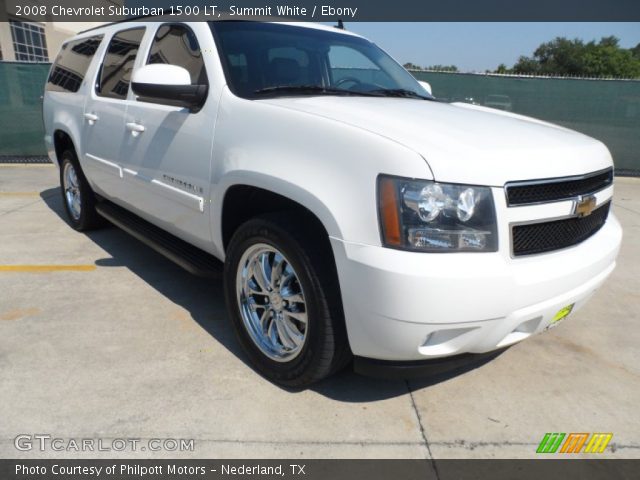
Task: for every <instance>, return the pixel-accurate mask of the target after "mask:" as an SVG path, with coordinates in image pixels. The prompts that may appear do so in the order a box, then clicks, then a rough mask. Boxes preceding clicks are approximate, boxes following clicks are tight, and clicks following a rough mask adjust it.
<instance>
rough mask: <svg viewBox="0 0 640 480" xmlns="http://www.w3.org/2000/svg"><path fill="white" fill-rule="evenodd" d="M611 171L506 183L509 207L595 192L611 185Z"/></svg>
mask: <svg viewBox="0 0 640 480" xmlns="http://www.w3.org/2000/svg"><path fill="white" fill-rule="evenodd" d="M612 182H613V169H608V170H606V171H603V172H602V171H601V172H595V173H592V174H589V175H585V176H582V177H579V178H578V177H574V178H564V179H563V178H558V179H551V180H538V181H531V182H511V183H507V185H506V189H507V202H508V203H509V206H513V205H527V204H531V203H542V202H554V201H558V200H564V199H568V198H574V197H577V196H578V195H586V194H589V193H593V192H597V191H598V190H602V189H603V188H605V187H607V186H609V185H611V183H612Z"/></svg>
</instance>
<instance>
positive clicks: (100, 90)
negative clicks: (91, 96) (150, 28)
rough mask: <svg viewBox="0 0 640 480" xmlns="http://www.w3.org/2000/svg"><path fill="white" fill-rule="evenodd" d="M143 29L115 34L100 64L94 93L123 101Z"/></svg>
mask: <svg viewBox="0 0 640 480" xmlns="http://www.w3.org/2000/svg"><path fill="white" fill-rule="evenodd" d="M144 30H145V29H144V28H132V29H129V30H123V31H121V32H118V33H116V34H115V35H114V36H113V38H112V39H111V41H110V42H109V47H108V48H107V53H106V54H105V56H104V61H103V62H102V68H101V70H100V76H99V78H98V84H97V85H96V93H97V94H98V95H100V96H102V97H110V98H118V99H125V98H126V97H127V92H128V91H129V83H131V72H132V71H133V64H134V63H135V61H136V55H137V54H138V49H139V48H140V42H141V41H142V37H143V36H144Z"/></svg>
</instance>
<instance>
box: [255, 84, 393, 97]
mask: <svg viewBox="0 0 640 480" xmlns="http://www.w3.org/2000/svg"><path fill="white" fill-rule="evenodd" d="M280 92H281V93H310V94H318V95H358V96H366V97H380V96H382V95H380V94H378V93H373V92H358V91H354V90H344V89H342V88H331V87H323V86H321V85H276V86H273V87H265V88H260V89H258V90H254V92H253V93H255V94H258V95H264V94H268V93H280Z"/></svg>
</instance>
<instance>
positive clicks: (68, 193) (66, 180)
mask: <svg viewBox="0 0 640 480" xmlns="http://www.w3.org/2000/svg"><path fill="white" fill-rule="evenodd" d="M62 178H63V188H64V198H65V200H66V202H67V207H68V209H69V213H71V216H72V217H73V219H74V220H79V219H80V214H81V213H82V207H81V200H82V199H81V197H80V183H79V182H78V175H77V174H76V169H75V168H74V167H73V164H72V163H71V162H67V163H65V166H64V172H63V175H62Z"/></svg>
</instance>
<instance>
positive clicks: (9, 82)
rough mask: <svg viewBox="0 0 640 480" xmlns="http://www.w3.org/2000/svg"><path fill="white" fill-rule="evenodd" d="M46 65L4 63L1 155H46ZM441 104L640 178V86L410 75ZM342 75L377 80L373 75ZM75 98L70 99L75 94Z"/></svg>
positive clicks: (1, 69) (0, 82)
mask: <svg viewBox="0 0 640 480" xmlns="http://www.w3.org/2000/svg"><path fill="white" fill-rule="evenodd" d="M48 70H49V65H48V64H29V63H13V62H0V125H2V128H0V155H20V156H22V155H24V156H28V155H44V154H45V149H44V145H43V139H42V138H43V135H44V133H43V128H42V104H41V100H40V96H41V95H42V92H43V89H44V84H45V81H46V77H47V72H48ZM412 73H413V74H414V75H415V76H416V77H417V78H418V79H419V80H426V81H427V82H429V83H430V84H431V86H432V88H433V93H434V95H435V96H436V97H438V98H440V99H442V100H446V101H462V102H473V103H477V104H480V105H486V106H489V107H493V108H500V109H504V110H509V111H513V112H516V113H521V114H523V115H530V116H532V117H536V118H540V119H543V120H547V121H550V122H554V123H558V124H560V125H563V126H566V127H569V128H573V129H575V130H578V131H580V132H583V133H586V134H587V135H591V136H593V137H595V138H597V139H600V140H602V141H603V142H604V143H605V144H606V145H607V146H608V147H609V149H610V150H611V153H612V155H613V158H614V162H615V165H616V170H617V171H618V173H634V174H638V173H640V158H639V152H640V81H631V80H582V79H572V78H526V77H511V76H495V75H476V74H456V73H440V72H421V71H415V72H412ZM339 76H352V77H356V78H359V79H361V80H363V81H375V78H374V77H375V72H373V71H371V70H365V69H349V70H347V69H344V70H342V71H340V72H339ZM70 95H72V94H70Z"/></svg>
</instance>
